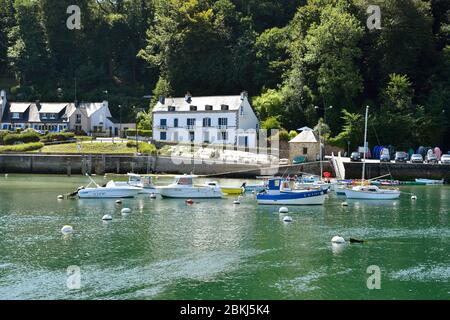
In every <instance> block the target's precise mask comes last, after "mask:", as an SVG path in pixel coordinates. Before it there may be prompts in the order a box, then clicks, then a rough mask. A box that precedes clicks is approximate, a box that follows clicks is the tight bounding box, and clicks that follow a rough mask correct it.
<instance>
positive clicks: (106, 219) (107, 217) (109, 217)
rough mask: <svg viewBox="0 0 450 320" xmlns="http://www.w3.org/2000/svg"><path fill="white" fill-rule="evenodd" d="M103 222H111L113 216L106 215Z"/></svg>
mask: <svg viewBox="0 0 450 320" xmlns="http://www.w3.org/2000/svg"><path fill="white" fill-rule="evenodd" d="M102 220H103V221H110V220H112V216H111V215H109V214H105V215H104V216H103V217H102Z"/></svg>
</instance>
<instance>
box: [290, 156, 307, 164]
mask: <svg viewBox="0 0 450 320" xmlns="http://www.w3.org/2000/svg"><path fill="white" fill-rule="evenodd" d="M307 161H308V158H307V157H306V156H296V157H295V158H294V159H292V164H300V163H304V162H307Z"/></svg>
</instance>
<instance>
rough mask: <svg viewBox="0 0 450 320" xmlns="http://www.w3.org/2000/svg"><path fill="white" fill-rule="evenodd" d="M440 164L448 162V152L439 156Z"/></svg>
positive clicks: (449, 160) (449, 161)
mask: <svg viewBox="0 0 450 320" xmlns="http://www.w3.org/2000/svg"><path fill="white" fill-rule="evenodd" d="M441 163H442V164H450V154H444V155H442V157H441Z"/></svg>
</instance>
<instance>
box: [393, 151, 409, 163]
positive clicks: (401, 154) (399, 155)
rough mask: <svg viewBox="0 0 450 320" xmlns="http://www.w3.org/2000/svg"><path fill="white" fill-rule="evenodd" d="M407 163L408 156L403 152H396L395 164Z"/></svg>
mask: <svg viewBox="0 0 450 320" xmlns="http://www.w3.org/2000/svg"><path fill="white" fill-rule="evenodd" d="M406 161H408V154H407V153H406V152H404V151H397V152H396V153H395V162H396V163H397V162H406Z"/></svg>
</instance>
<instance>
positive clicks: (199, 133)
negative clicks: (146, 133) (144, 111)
mask: <svg viewBox="0 0 450 320" xmlns="http://www.w3.org/2000/svg"><path fill="white" fill-rule="evenodd" d="M152 115H153V139H154V140H159V141H169V142H181V143H189V142H193V143H198V144H201V143H205V144H226V145H236V146H237V147H249V148H254V147H256V146H257V132H258V130H259V121H258V118H257V117H256V115H255V113H254V111H253V109H252V107H251V106H250V103H249V102H248V98H247V95H246V94H245V93H243V94H241V95H240V96H218V97H189V96H187V97H185V98H166V99H160V101H159V102H158V103H157V104H156V106H155V107H154V108H153V112H152Z"/></svg>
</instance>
